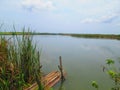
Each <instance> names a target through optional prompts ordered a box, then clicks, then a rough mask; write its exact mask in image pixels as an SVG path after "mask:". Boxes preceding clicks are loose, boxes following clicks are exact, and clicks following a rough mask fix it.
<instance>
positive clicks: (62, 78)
mask: <svg viewBox="0 0 120 90" xmlns="http://www.w3.org/2000/svg"><path fill="white" fill-rule="evenodd" d="M59 62H60V65H58V68H59V70H60V73H61V80H65V77H64V75H63V67H62V58H61V56H60V57H59Z"/></svg>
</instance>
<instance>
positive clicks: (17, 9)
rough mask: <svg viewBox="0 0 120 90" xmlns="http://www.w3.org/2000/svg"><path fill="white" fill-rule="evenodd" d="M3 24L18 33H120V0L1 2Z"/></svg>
mask: <svg viewBox="0 0 120 90" xmlns="http://www.w3.org/2000/svg"><path fill="white" fill-rule="evenodd" d="M1 23H4V26H5V25H6V26H9V27H12V25H13V24H14V25H15V26H16V28H17V30H18V31H20V30H21V28H22V27H24V26H25V27H30V28H31V29H32V30H33V31H35V32H55V33H61V32H63V33H105V34H106V33H107V34H111V33H112V34H120V0H0V24H1ZM18 27H19V28H18ZM6 30H11V29H6Z"/></svg>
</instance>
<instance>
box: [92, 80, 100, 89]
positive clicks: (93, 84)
mask: <svg viewBox="0 0 120 90" xmlns="http://www.w3.org/2000/svg"><path fill="white" fill-rule="evenodd" d="M92 86H93V87H94V88H97V89H98V88H99V87H98V84H97V82H96V81H92Z"/></svg>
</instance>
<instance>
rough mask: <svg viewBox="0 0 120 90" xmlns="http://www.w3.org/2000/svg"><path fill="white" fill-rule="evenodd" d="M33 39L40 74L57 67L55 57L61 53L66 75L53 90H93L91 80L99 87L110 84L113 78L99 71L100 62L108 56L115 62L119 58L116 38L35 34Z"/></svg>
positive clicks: (119, 43)
mask: <svg viewBox="0 0 120 90" xmlns="http://www.w3.org/2000/svg"><path fill="white" fill-rule="evenodd" d="M34 39H35V40H36V43H37V45H38V47H39V48H40V49H41V50H42V53H41V63H42V65H43V68H42V70H43V71H44V73H46V74H47V73H49V72H51V71H54V70H58V64H59V56H62V60H63V67H64V69H65V71H66V72H67V77H66V81H65V82H64V83H63V84H62V85H61V84H60V83H59V84H57V85H56V86H55V87H54V90H96V89H94V88H93V87H92V86H91V81H93V80H95V81H97V82H98V83H99V87H100V88H99V90H110V88H111V87H114V83H113V81H112V80H111V79H110V78H109V76H108V75H107V74H106V73H105V72H103V71H102V65H105V60H106V59H108V58H112V59H114V60H115V61H116V62H117V61H118V60H119V59H120V53H119V52H120V41H118V40H109V39H85V38H73V37H67V36H35V37H34ZM61 86H62V87H61Z"/></svg>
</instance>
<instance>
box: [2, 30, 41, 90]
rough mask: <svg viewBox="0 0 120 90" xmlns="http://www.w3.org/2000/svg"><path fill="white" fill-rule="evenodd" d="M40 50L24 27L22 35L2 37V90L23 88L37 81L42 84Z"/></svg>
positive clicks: (19, 89)
mask: <svg viewBox="0 0 120 90" xmlns="http://www.w3.org/2000/svg"><path fill="white" fill-rule="evenodd" d="M40 80H41V68H40V52H39V51H37V46H36V44H33V35H31V34H30V33H29V31H28V32H27V35H26V32H25V29H23V32H22V36H18V35H13V36H12V37H11V38H10V39H6V38H5V36H1V37H0V90H22V89H23V88H24V87H26V86H28V84H33V83H34V82H37V83H38V84H39V85H38V86H39V89H40V90H42V86H41V81H40Z"/></svg>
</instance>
